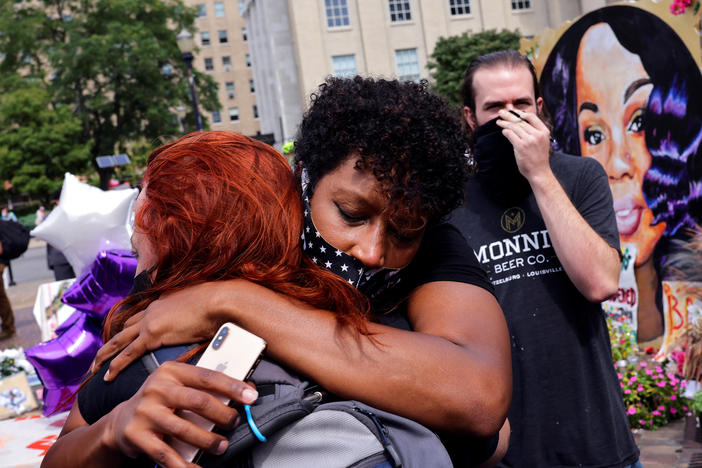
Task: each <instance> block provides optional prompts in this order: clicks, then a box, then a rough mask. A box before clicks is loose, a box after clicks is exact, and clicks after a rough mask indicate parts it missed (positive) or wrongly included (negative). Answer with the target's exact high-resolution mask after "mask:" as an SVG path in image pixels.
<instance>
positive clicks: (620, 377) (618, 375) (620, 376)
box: [617, 372, 624, 380]
mask: <svg viewBox="0 0 702 468" xmlns="http://www.w3.org/2000/svg"><path fill="white" fill-rule="evenodd" d="M617 377H619V380H622V379H623V378H624V377H622V374H620V373H619V372H617Z"/></svg>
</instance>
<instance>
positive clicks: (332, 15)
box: [324, 0, 349, 28]
mask: <svg viewBox="0 0 702 468" xmlns="http://www.w3.org/2000/svg"><path fill="white" fill-rule="evenodd" d="M324 7H325V10H326V12H327V27H330V28H338V27H340V26H348V25H349V6H348V4H347V3H346V0H324Z"/></svg>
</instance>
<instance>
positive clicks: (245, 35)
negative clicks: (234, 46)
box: [241, 28, 249, 42]
mask: <svg viewBox="0 0 702 468" xmlns="http://www.w3.org/2000/svg"><path fill="white" fill-rule="evenodd" d="M241 38H242V39H243V40H244V42H246V41H248V40H249V36H248V35H247V34H246V28H241Z"/></svg>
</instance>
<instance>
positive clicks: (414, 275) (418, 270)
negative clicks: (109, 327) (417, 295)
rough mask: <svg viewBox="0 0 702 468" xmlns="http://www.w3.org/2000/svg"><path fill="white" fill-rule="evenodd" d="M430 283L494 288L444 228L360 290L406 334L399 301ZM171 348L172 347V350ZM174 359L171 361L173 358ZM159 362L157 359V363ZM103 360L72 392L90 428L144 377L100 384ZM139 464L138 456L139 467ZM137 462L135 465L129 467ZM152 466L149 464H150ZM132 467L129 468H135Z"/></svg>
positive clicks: (136, 371)
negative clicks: (388, 274) (383, 278)
mask: <svg viewBox="0 0 702 468" xmlns="http://www.w3.org/2000/svg"><path fill="white" fill-rule="evenodd" d="M433 281H457V282H463V283H469V284H473V285H476V286H479V287H482V288H484V289H486V290H488V291H490V292H491V293H492V294H494V289H493V287H492V284H491V283H490V281H489V280H488V278H487V275H486V274H485V271H484V270H483V268H482V267H481V266H480V265H479V263H478V261H477V259H476V258H475V255H474V254H473V252H472V249H470V247H468V244H467V243H466V241H465V239H464V238H463V236H462V235H461V233H460V232H459V231H458V230H457V229H456V228H455V227H453V226H452V225H450V224H447V223H444V224H439V225H436V226H433V227H430V228H428V229H427V231H426V233H425V235H424V238H423V240H422V244H421V245H420V248H419V250H418V252H417V255H416V256H415V258H414V259H413V260H412V262H411V263H410V264H409V265H408V266H407V267H406V268H404V269H403V270H401V271H400V273H398V274H397V275H395V276H394V277H393V278H392V283H390V285H386V286H387V287H377V288H375V289H374V290H373V291H364V293H367V294H369V296H370V297H371V304H372V307H373V311H374V312H375V313H376V314H377V315H378V317H379V321H381V322H382V323H385V324H387V325H389V326H394V327H396V328H404V329H409V328H410V326H409V322H408V321H407V317H406V313H405V308H404V305H405V300H406V299H407V297H409V295H410V293H411V292H412V290H414V289H415V288H417V287H419V286H421V285H422V284H425V283H429V282H433ZM174 348H177V347H174ZM176 357H177V356H173V358H174V359H175V358H176ZM161 360H163V359H161ZM109 364H110V362H109V361H108V362H107V363H106V364H105V365H103V367H102V368H101V369H100V370H99V371H98V373H97V374H96V375H95V376H94V377H93V378H92V379H91V380H90V381H89V382H88V383H87V384H86V386H85V387H84V388H83V389H82V390H81V391H80V392H79V393H78V407H79V409H80V413H81V415H82V416H83V419H85V421H86V422H87V423H88V424H93V423H95V422H96V421H97V420H99V419H100V418H101V417H102V416H104V415H105V414H107V413H109V412H110V411H112V409H114V408H115V407H116V406H117V405H118V404H120V403H121V402H123V401H125V400H128V399H129V398H131V397H132V396H133V395H134V394H135V393H136V392H137V391H138V390H139V388H140V387H141V385H142V384H143V383H144V381H145V380H146V378H147V377H148V375H149V373H148V371H147V370H146V367H145V366H144V364H143V363H142V361H141V360H137V361H135V362H134V363H132V364H131V365H130V366H128V367H127V368H126V369H125V370H124V371H122V372H121V373H120V374H119V375H118V376H117V378H116V379H115V380H114V381H112V382H105V381H104V380H103V375H104V373H105V371H106V370H107V368H108V366H109ZM462 442H464V443H468V442H470V443H471V444H472V445H471V447H472V449H471V455H476V454H478V458H480V459H481V460H480V461H482V459H484V458H487V456H489V455H491V454H492V452H493V451H494V449H495V446H496V444H497V438H492V439H490V440H487V441H483V440H470V441H468V440H467V438H465V439H463V440H462ZM141 462H143V457H142V458H140V459H139V463H141ZM135 463H137V462H135ZM151 463H152V465H151V466H153V462H151ZM137 465H138V463H137V464H135V465H133V466H137Z"/></svg>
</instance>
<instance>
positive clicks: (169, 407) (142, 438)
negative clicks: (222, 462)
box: [104, 362, 258, 468]
mask: <svg viewBox="0 0 702 468" xmlns="http://www.w3.org/2000/svg"><path fill="white" fill-rule="evenodd" d="M213 394H216V395H221V396H222V397H225V398H226V399H229V400H231V401H234V402H238V403H241V404H251V403H253V402H254V401H255V400H256V398H257V397H258V394H257V392H256V390H255V389H254V388H253V387H252V386H251V385H249V384H246V383H244V382H242V381H241V380H237V379H233V378H231V377H228V376H227V375H225V374H223V373H221V372H216V371H212V370H209V369H205V368H202V367H196V366H193V365H190V364H184V363H179V362H167V363H164V364H163V365H162V366H161V367H159V368H158V369H156V370H155V371H154V372H153V373H152V374H151V375H150V376H149V377H148V379H147V380H146V381H145V382H144V384H143V385H142V386H141V388H140V389H139V391H138V392H137V393H136V394H135V395H134V396H133V397H132V398H130V399H129V400H127V401H125V402H123V403H121V404H120V405H118V406H117V407H116V408H115V409H114V410H112V411H111V412H110V413H109V415H108V416H107V417H109V418H110V420H109V424H108V429H107V430H106V431H105V434H104V440H105V444H106V445H108V446H110V447H113V448H115V449H117V450H119V451H121V452H123V453H125V454H127V455H128V456H130V457H136V456H138V455H139V454H142V453H144V454H146V455H147V456H149V457H150V458H151V459H153V460H154V461H155V462H156V463H158V464H159V465H161V466H164V467H167V468H171V467H184V466H195V465H194V464H192V463H188V462H186V461H185V460H183V458H182V457H181V456H180V455H179V454H178V453H177V452H176V450H175V449H173V448H172V447H171V446H170V445H168V444H167V443H166V442H165V441H164V440H163V439H164V437H169V438H171V439H174V440H180V441H183V442H186V443H188V444H190V445H192V446H195V447H197V448H199V449H202V450H205V451H207V452H210V453H215V454H219V453H222V452H223V451H224V450H225V449H226V447H227V441H226V439H225V438H224V437H222V436H221V435H218V434H215V433H213V432H210V431H207V430H204V429H202V428H200V427H197V426H196V425H195V424H192V423H191V422H189V421H187V420H186V419H184V418H182V417H180V416H179V415H177V414H174V412H173V410H174V409H175V410H187V411H191V412H193V413H195V414H198V415H200V416H202V417H204V418H205V419H207V420H209V421H212V422H213V423H214V424H215V425H217V426H218V427H221V428H224V429H228V428H232V427H235V426H236V425H238V422H239V415H238V413H237V411H236V410H235V409H234V408H231V407H229V406H227V405H226V404H224V403H222V401H221V399H220V398H217V396H214V395H213Z"/></svg>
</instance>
